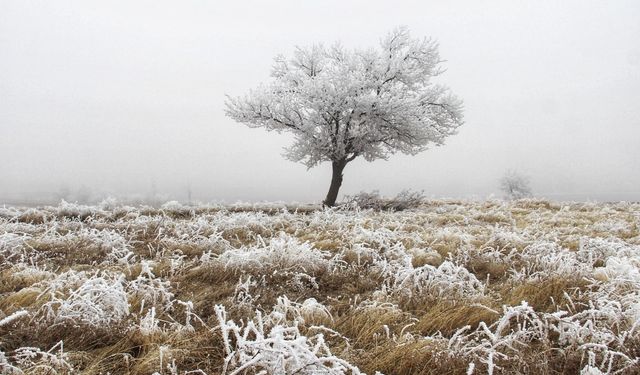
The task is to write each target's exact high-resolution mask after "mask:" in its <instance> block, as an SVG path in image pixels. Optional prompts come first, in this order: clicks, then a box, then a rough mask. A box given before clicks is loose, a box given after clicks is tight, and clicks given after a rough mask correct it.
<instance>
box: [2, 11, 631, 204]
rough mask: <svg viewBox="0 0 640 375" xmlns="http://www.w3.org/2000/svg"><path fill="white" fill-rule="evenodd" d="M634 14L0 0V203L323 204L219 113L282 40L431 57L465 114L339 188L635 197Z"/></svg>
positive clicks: (311, 178) (314, 177) (256, 78)
mask: <svg viewBox="0 0 640 375" xmlns="http://www.w3.org/2000/svg"><path fill="white" fill-rule="evenodd" d="M639 20H640V2H638V1H636V0H629V1H584V0H574V1H561V2H560V1H554V0H550V1H513V0H505V1H473V0H470V1H393V2H392V1H321V2H320V1H318V2H310V1H294V0H289V1H268V2H267V1H251V2H250V1H233V2H230V1H229V2H216V1H195V0H194V1H158V0H154V1H101V2H97V1H87V0H79V1H55V2H52V1H20V0H15V1H6V0H0V203H2V202H3V200H7V201H8V200H9V199H14V198H17V197H25V196H28V197H37V196H39V195H46V194H51V193H52V192H56V191H59V190H63V189H68V190H71V191H75V190H77V189H79V188H80V187H82V186H84V187H85V188H86V189H89V190H91V191H92V192H93V193H94V194H115V195H132V194H139V195H148V194H150V193H152V192H156V193H159V194H165V195H166V196H167V197H169V198H171V199H180V200H185V199H186V196H187V195H186V194H187V190H188V188H189V187H190V188H191V190H192V194H193V198H194V199H200V200H207V201H208V200H226V201H235V200H249V201H257V200H283V201H294V200H297V201H320V200H321V199H322V198H323V197H324V195H325V194H326V190H327V189H328V185H329V180H330V169H331V168H330V166H329V165H328V164H326V163H325V164H322V165H320V166H318V167H316V168H313V169H311V170H307V169H306V167H305V166H303V165H302V164H296V163H293V162H290V161H288V160H285V159H284V158H283V157H282V156H281V154H282V148H283V146H286V145H287V144H289V142H290V138H289V137H288V136H285V135H278V134H276V133H268V132H265V131H264V130H261V129H249V128H247V127H245V126H244V125H242V124H238V123H235V122H234V121H233V120H231V119H229V118H227V117H225V116H224V113H223V103H224V99H225V96H224V95H225V94H229V95H232V96H237V95H242V94H244V93H245V92H247V91H248V90H249V89H251V88H254V87H256V86H257V85H258V84H259V83H260V82H266V81H268V79H269V72H270V68H271V65H272V61H273V58H274V57H275V56H276V55H277V54H285V55H290V54H291V52H292V51H293V49H294V46H296V45H309V44H313V43H318V42H322V43H326V44H331V43H332V42H334V41H336V40H339V41H341V42H342V44H343V45H344V46H345V47H347V48H352V47H358V48H361V47H369V46H377V44H378V42H379V40H380V38H381V37H383V36H384V34H386V33H387V32H388V31H390V30H391V29H393V28H394V27H396V26H399V25H406V26H408V27H409V29H410V30H411V33H412V35H413V36H431V37H433V38H434V39H436V40H438V41H439V43H440V54H441V57H442V58H444V59H445V60H446V63H445V64H444V67H445V68H446V69H447V71H446V73H445V74H443V75H442V76H441V77H439V79H440V81H441V82H443V83H445V84H447V85H448V86H449V87H451V89H452V90H453V92H454V93H455V94H457V95H458V96H459V97H460V98H462V99H463V100H464V103H465V125H463V126H462V127H461V128H460V130H459V134H457V135H455V136H452V137H450V138H448V139H447V142H446V144H445V146H443V147H438V148H434V149H431V150H428V151H426V152H424V153H421V154H419V155H417V156H404V155H395V156H392V157H391V158H390V160H389V161H383V160H378V161H375V162H373V163H368V162H365V161H363V160H356V161H354V162H353V163H351V164H349V165H348V166H347V168H346V170H345V179H344V183H343V187H342V190H341V196H342V193H344V194H353V193H356V192H358V191H361V190H367V191H370V190H374V189H377V190H380V192H382V193H383V194H395V193H397V192H398V191H400V190H402V189H405V188H411V189H414V190H424V192H425V194H426V195H427V196H433V197H463V198H481V199H483V198H486V197H487V196H490V195H491V194H497V195H499V185H498V180H499V178H500V177H501V176H502V175H503V174H504V173H505V171H506V170H508V169H514V170H517V171H520V172H521V173H523V174H525V175H527V176H528V177H529V178H530V181H531V186H532V189H533V191H534V193H536V195H538V196H542V197H547V198H551V199H556V200H587V199H591V200H594V199H595V200H640V151H639V150H640V148H639V147H638V143H639V140H640V37H639V36H640V22H639Z"/></svg>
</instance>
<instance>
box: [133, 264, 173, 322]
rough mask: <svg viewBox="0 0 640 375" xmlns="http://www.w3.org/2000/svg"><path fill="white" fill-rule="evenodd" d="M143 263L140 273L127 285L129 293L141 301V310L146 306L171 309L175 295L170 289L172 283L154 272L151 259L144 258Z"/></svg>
mask: <svg viewBox="0 0 640 375" xmlns="http://www.w3.org/2000/svg"><path fill="white" fill-rule="evenodd" d="M141 265H142V267H141V270H140V274H139V275H138V277H136V278H135V279H134V280H133V281H131V282H130V283H129V284H128V286H127V291H128V293H129V294H130V295H132V296H134V297H136V298H137V299H138V300H139V301H140V304H141V306H140V310H141V312H142V310H143V309H144V307H145V306H153V307H160V308H162V309H163V310H168V309H170V308H171V307H172V306H173V297H174V294H173V293H172V292H171V291H170V288H171V283H170V282H169V281H168V280H162V279H161V278H160V277H156V276H155V275H154V274H153V272H152V270H151V266H152V262H151V261H148V260H143V261H142V262H141Z"/></svg>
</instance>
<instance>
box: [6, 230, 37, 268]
mask: <svg viewBox="0 0 640 375" xmlns="http://www.w3.org/2000/svg"><path fill="white" fill-rule="evenodd" d="M29 238H30V236H28V235H26V234H25V235H19V234H16V233H2V234H0V260H1V261H2V266H0V269H2V268H4V267H5V266H9V265H11V264H16V263H24V262H26V261H27V260H28V259H29V254H28V252H27V251H26V249H25V248H24V243H25V241H26V240H27V239H29Z"/></svg>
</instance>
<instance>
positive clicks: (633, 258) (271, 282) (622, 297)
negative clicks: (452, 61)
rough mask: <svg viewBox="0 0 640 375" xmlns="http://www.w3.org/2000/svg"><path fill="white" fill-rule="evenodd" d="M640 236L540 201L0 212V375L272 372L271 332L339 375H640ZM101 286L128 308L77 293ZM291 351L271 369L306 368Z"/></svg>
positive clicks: (610, 209) (309, 368)
mask: <svg viewBox="0 0 640 375" xmlns="http://www.w3.org/2000/svg"><path fill="white" fill-rule="evenodd" d="M639 228H640V204H633V203H609V204H595V203H585V204H580V203H560V202H550V201H545V200H520V201H514V202H502V201H488V202H466V201H453V200H438V201H425V202H423V203H422V204H421V205H420V206H418V207H414V208H412V209H408V210H403V211H398V212H385V211H373V210H357V209H351V210H346V209H345V210H341V209H334V210H323V209H321V208H320V207H314V206H311V205H306V206H299V207H296V206H284V205H277V204H266V205H263V206H260V205H242V204H237V205H234V206H230V207H224V206H207V205H202V206H194V207H190V206H182V205H179V204H176V203H172V204H166V205H163V206H162V207H161V208H160V209H158V208H152V207H127V206H121V205H117V204H115V205H114V204H113V202H110V204H109V205H97V206H81V205H74V204H70V203H66V202H63V203H62V204H61V205H59V206H54V207H40V208H29V209H27V208H20V207H11V208H4V209H2V208H0V261H1V263H0V264H1V265H0V322H3V321H4V320H3V319H6V322H5V323H1V324H0V354H2V355H0V372H3V373H5V372H6V373H9V374H10V373H12V371H13V373H20V372H19V371H22V372H23V373H25V374H38V373H52V374H53V373H59V374H67V373H69V374H71V373H83V374H96V375H97V374H106V373H111V374H151V373H154V372H158V373H160V374H163V375H164V374H178V373H179V374H185V373H192V374H195V373H206V374H220V373H224V371H226V373H227V374H229V373H232V372H233V370H234V369H236V370H238V371H240V373H246V374H254V373H258V372H259V371H260V370H264V371H267V372H269V371H274V370H273V369H274V368H276V367H274V366H276V364H275V362H269V361H271V360H270V359H269V357H268V355H267V354H268V353H267V352H268V351H265V349H264V347H263V346H260V345H265V342H267V341H268V340H276V338H274V337H275V336H273V337H272V336H269V335H271V334H273V335H275V334H276V332H279V331H278V329H284V332H289V334H288V335H293V336H291V337H290V338H291V339H292V340H294V339H296V338H297V339H296V340H298V341H295V340H294V341H295V342H297V343H298V344H300V343H302V344H300V345H303V344H304V343H303V341H301V340H302V338H305V339H308V340H309V343H313V345H320V344H318V343H323V342H325V343H326V345H327V347H326V350H325V351H321V352H317V353H312V352H313V350H312V351H311V352H309V353H311V354H309V353H307V354H305V355H308V356H311V357H308V358H316V357H313V356H317V358H320V359H321V361H324V362H322V363H331V366H333V367H331V368H330V370H327V371H329V372H328V373H335V374H342V373H344V374H355V373H357V371H358V370H357V369H359V371H362V372H366V373H369V374H374V373H375V372H376V371H380V372H382V373H386V374H464V373H467V372H468V371H470V372H473V373H543V374H577V373H580V371H582V370H584V371H587V370H589V371H592V372H591V373H592V374H596V373H598V372H595V371H596V370H595V369H597V370H598V371H600V373H612V374H613V373H620V374H633V373H638V370H637V368H640V367H639V366H640V359H639V358H638V356H639V355H640V328H637V327H638V326H640V233H639ZM100 278H104V279H105V280H108V281H109V283H106V284H105V285H107V284H108V285H112V286H109V287H115V286H118V285H121V288H122V290H121V293H125V295H126V299H127V303H128V307H127V311H125V312H113V311H110V310H109V309H110V308H112V307H111V306H117V304H114V303H115V302H113V301H110V300H108V297H96V296H100V295H102V296H111V295H113V294H110V293H102V292H104V290H97V289H96V290H94V291H92V292H90V293H87V294H86V295H85V294H81V293H83V292H82V290H85V289H86V288H87V287H94V286H95V288H106V287H105V286H101V285H103V284H104V283H103V284H100V283H98V282H97V280H98V279H100ZM83 285H84V287H85V289H82V288H81V286H83ZM92 285H93V286H92ZM101 293H102V294H101ZM284 296H286V298H284ZM523 301H525V302H526V303H524V304H523ZM65 304H68V306H67V309H66V310H65V308H63V306H65ZM113 308H115V307H113ZM78 309H97V310H95V311H98V310H99V311H101V312H102V314H103V315H104V314H106V315H105V316H107V317H109V316H113V320H112V323H110V324H109V325H107V326H104V325H103V326H95V325H92V324H91V322H90V321H86V318H82V319H81V318H80V317H81V316H85V315H82V314H84V312H81V311H85V310H78ZM220 309H223V310H224V312H225V314H226V319H228V320H229V321H232V322H235V323H237V324H238V326H239V327H242V329H243V330H244V329H246V327H247V324H248V323H249V322H254V323H255V324H257V325H259V326H260V327H262V328H261V329H263V332H262V333H260V335H264V337H263V338H260V337H258V336H260V335H258V334H257V333H255V332H254V333H251V332H250V331H246V332H248V333H246V336H245V337H236V338H234V337H225V336H224V335H223V333H222V324H221V322H220V320H219V313H220V311H221V310H220ZM23 310H24V311H26V312H27V314H26V315H24V314H23V313H19V314H18V315H15V316H16V318H15V319H14V318H11V317H12V316H13V315H12V314H15V313H18V312H20V311H23ZM89 311H94V310H89ZM65 314H66V315H65ZM95 314H97V313H94V315H95ZM109 314H111V315H109ZM89 316H91V315H89ZM9 318H11V319H9ZM83 319H84V320H83ZM235 323H234V324H235ZM254 323H252V324H254ZM229 327H231V326H229ZM559 327H563V328H562V330H561V331H560V330H559ZM319 334H322V336H319ZM278 337H280V336H278ZM287 337H288V336H286V335H285V336H282V337H280V340H286V339H288V338H287ZM251 340H257V341H251ZM259 340H263V341H259ZM264 340H267V341H264ZM318 340H320V341H318ZM245 341H246V342H245ZM60 342H62V343H63V345H61V344H60ZM268 342H272V341H268ZM273 342H274V343H272V344H268V345H276V343H277V342H278V341H277V340H276V341H273ZM282 342H284V341H282ZM292 342H293V341H292ZM242 345H245V346H242ZM296 345H297V344H296ZM304 345H307V344H304ZM323 345H325V344H323ZM258 347H259V348H262V349H255V350H258V351H257V352H253V351H252V350H254V349H251V348H258ZM317 347H318V348H319V347H321V345H320V346H317ZM22 348H32V349H33V348H39V351H37V352H33V353H35V354H33V355H31V356H30V357H28V358H27V357H25V356H21V353H23V352H24V350H26V349H22ZM229 348H230V349H229ZM234 348H235V349H234ZM272 348H275V346H272ZM310 348H311V347H310ZM32 349H29V350H32ZM33 350H35V349H33ZM229 350H232V352H229ZM242 350H246V351H247V353H252V354H251V356H252V357H251V358H253V359H251V360H254V361H255V363H253V362H251V363H246V362H237V361H245V360H247V361H250V360H249V359H247V358H249V357H246V358H245V357H243V356H242V355H241V354H242V353H241V352H240V351H242ZM274 350H275V349H274ZM278 350H284V349H278ZM296 350H302V352H295V353H293V354H291V353H289V354H286V355H285V354H282V357H281V358H283V359H282V361H284V362H283V363H284V365H283V366H285V367H284V368H286V370H282V371H284V372H285V373H291V374H293V373H298V374H304V373H314V371H319V370H317V368H316V370H313V369H314V368H315V367H313V366H316V365H314V364H313V363H311V362H308V363H307V362H304V363H307V364H306V365H304V366H302V365H300V366H302V367H300V366H299V367H295V366H296V365H295V361H294V360H293V357H290V355H293V356H294V357H295V356H302V355H303V354H301V353H303V351H304V350H305V349H304V346H300V347H299V348H298V349H296ZM310 350H311V349H310ZM282 353H284V352H282ZM225 358H226V360H225ZM232 358H233V360H232ZM243 358H244V359H243ZM299 358H303V357H299ZM304 358H307V357H304ZM234 361H235V362H234ZM340 361H344V362H340ZM300 363H303V362H300ZM318 363H319V362H318ZM345 363H350V366H354V367H353V368H351V367H348V366H346V365H345ZM225 366H227V367H226V370H225ZM242 366H246V368H245V367H242ZM286 366H289V367H286ZM327 366H329V365H327ZM345 366H346V367H345ZM13 368H17V369H20V370H12V369H13ZM327 368H329V367H327ZM356 368H357V369H356ZM270 369H271V370H270ZM331 371H333V372H331Z"/></svg>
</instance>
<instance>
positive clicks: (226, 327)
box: [215, 305, 361, 375]
mask: <svg viewBox="0 0 640 375" xmlns="http://www.w3.org/2000/svg"><path fill="white" fill-rule="evenodd" d="M215 310H216V316H217V318H218V323H219V327H218V328H219V329H220V331H221V334H222V339H223V344H224V348H225V353H226V357H225V361H224V368H223V370H222V373H223V374H225V375H226V374H242V373H247V371H250V372H251V373H259V374H301V375H302V374H308V375H312V374H331V375H333V374H335V375H339V374H352V375H357V374H360V373H361V372H360V371H359V369H358V368H357V367H355V366H353V365H351V364H349V363H348V362H347V361H345V360H343V359H341V358H338V357H336V356H334V355H333V354H332V353H331V350H330V349H329V347H328V346H327V344H326V343H325V341H324V336H323V335H322V334H317V335H315V336H313V337H306V336H304V335H302V334H301V333H300V330H299V329H298V327H297V326H296V325H288V324H286V323H284V322H283V324H271V323H269V321H268V320H265V319H264V318H263V316H262V314H261V313H260V312H259V311H256V317H255V318H254V319H253V320H249V321H248V322H246V324H244V325H238V324H236V323H235V322H234V321H232V320H227V315H226V311H225V308H224V306H221V305H216V307H215Z"/></svg>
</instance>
